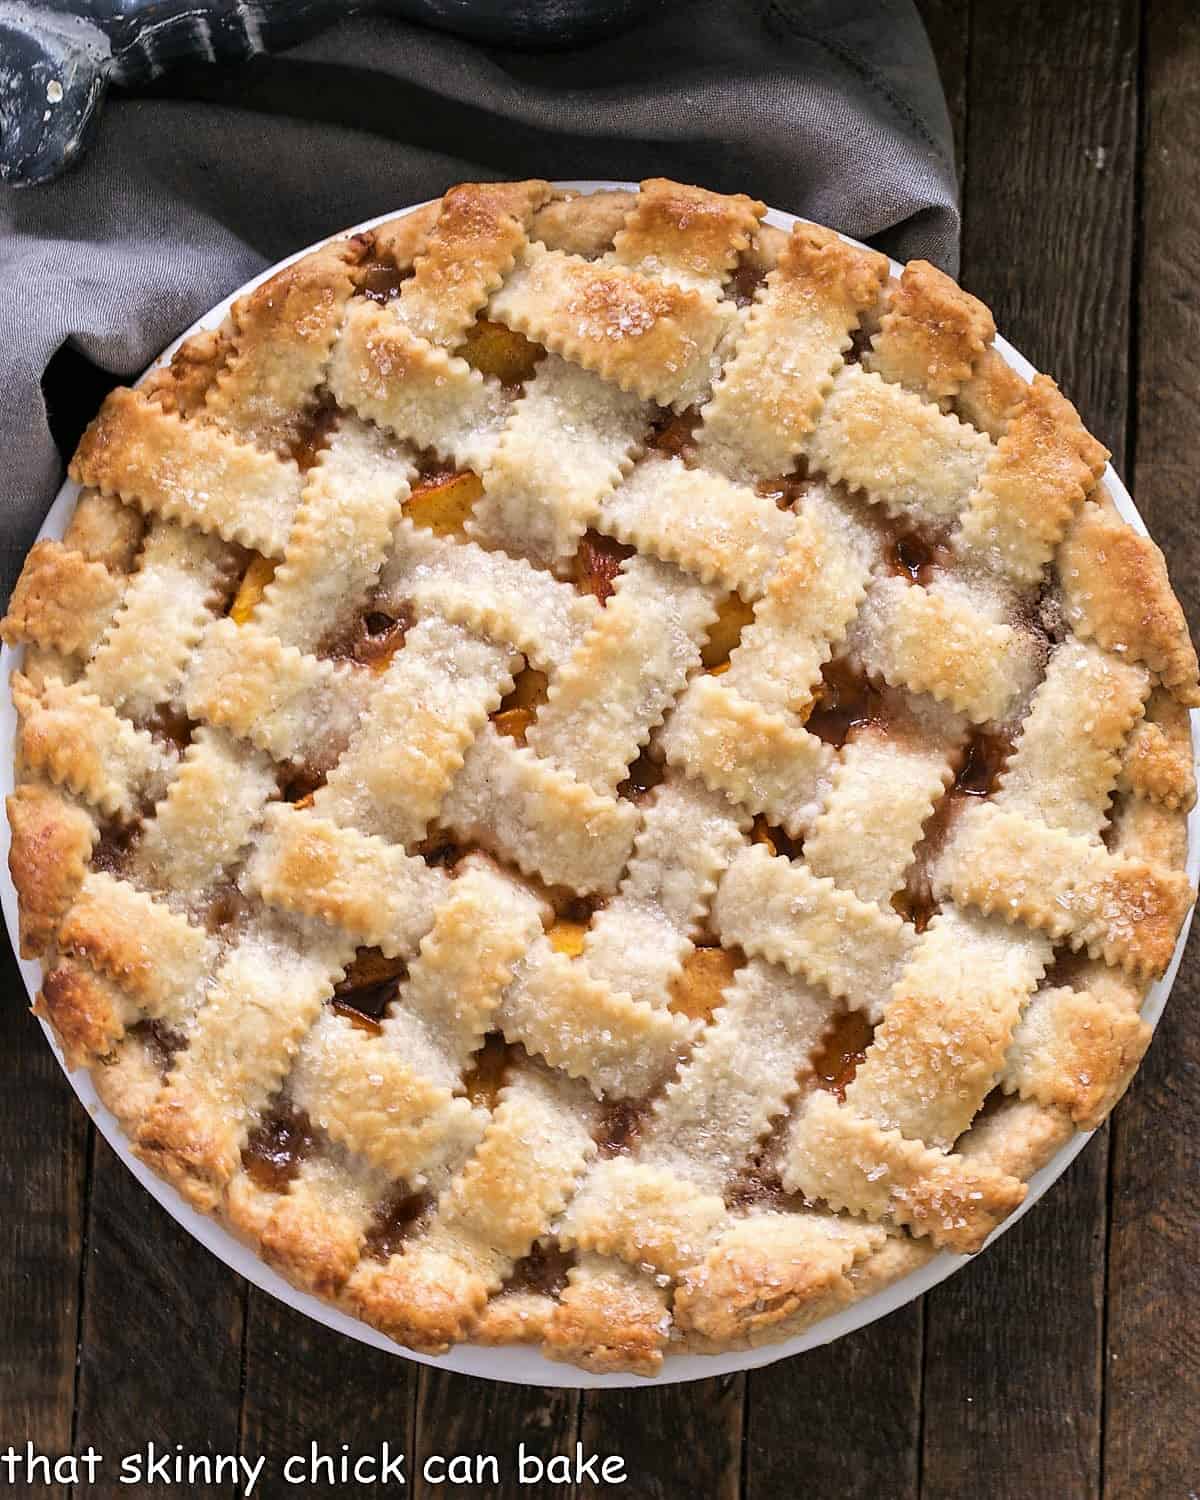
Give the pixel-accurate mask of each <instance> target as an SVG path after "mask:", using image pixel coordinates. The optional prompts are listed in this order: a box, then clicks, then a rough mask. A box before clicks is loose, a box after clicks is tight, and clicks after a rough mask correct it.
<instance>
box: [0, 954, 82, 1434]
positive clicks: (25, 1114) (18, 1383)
mask: <svg viewBox="0 0 1200 1500" xmlns="http://www.w3.org/2000/svg"><path fill="white" fill-rule="evenodd" d="M3 965H4V968H3V978H2V980H0V983H2V986H3V1003H2V1004H0V1140H3V1142H4V1150H3V1152H0V1265H2V1266H3V1267H4V1274H3V1275H2V1276H0V1448H3V1447H7V1445H8V1444H9V1443H15V1444H17V1445H18V1446H21V1445H23V1444H24V1443H25V1442H32V1443H33V1444H34V1446H35V1448H36V1449H37V1450H38V1451H39V1452H41V1453H51V1454H59V1453H63V1452H67V1451H69V1450H70V1447H71V1417H72V1411H73V1407H74V1396H75V1344H76V1337H77V1334H78V1321H79V1270H80V1257H81V1254H82V1240H83V1221H84V1187H85V1176H86V1160H87V1134H88V1129H89V1127H88V1123H87V1116H86V1115H85V1113H84V1111H83V1110H82V1108H81V1107H80V1106H79V1104H78V1103H77V1102H76V1099H75V1096H74V1094H73V1093H72V1092H71V1089H70V1087H69V1085H68V1084H67V1081H66V1079H65V1078H64V1077H63V1075H62V1070H61V1069H60V1068H59V1066H58V1063H57V1062H56V1061H55V1059H54V1054H53V1053H52V1052H51V1050H50V1048H49V1046H48V1045H47V1043H46V1041H45V1038H44V1037H43V1035H42V1031H41V1027H39V1026H38V1024H37V1022H36V1021H35V1020H34V1019H33V1017H32V1016H31V1015H30V1014H29V1008H28V998H27V996H26V994H25V989H24V986H23V984H22V982H21V976H20V973H19V971H18V969H17V965H16V961H15V960H14V958H13V956H12V954H11V952H9V953H6V954H5V955H4V959H3Z"/></svg>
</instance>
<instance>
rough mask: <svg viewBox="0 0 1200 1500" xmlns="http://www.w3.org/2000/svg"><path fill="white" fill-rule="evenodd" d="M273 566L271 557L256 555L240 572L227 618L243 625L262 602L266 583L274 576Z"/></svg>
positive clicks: (274, 565)
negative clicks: (240, 576)
mask: <svg viewBox="0 0 1200 1500" xmlns="http://www.w3.org/2000/svg"><path fill="white" fill-rule="evenodd" d="M275 567H276V563H275V559H274V558H273V557H256V558H254V560H253V561H252V562H251V564H250V566H249V567H248V568H247V569H246V571H245V573H243V574H242V581H241V583H240V584H238V591H237V593H236V595H235V596H234V600H233V603H232V605H231V606H230V609H229V618H230V619H231V620H232V621H233V623H234V624H235V625H244V624H245V623H246V621H247V620H248V619H249V618H250V616H251V615H252V614H253V613H254V611H255V610H256V609H257V608H258V606H259V605H260V604H261V603H262V596H263V595H264V594H265V593H266V591H267V584H269V583H270V581H271V579H272V578H274V577H275Z"/></svg>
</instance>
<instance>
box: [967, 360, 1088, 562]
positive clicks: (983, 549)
mask: <svg viewBox="0 0 1200 1500" xmlns="http://www.w3.org/2000/svg"><path fill="white" fill-rule="evenodd" d="M1107 460H1108V451H1107V449H1105V448H1104V446H1103V445H1102V444H1101V443H1098V442H1097V441H1096V439H1095V438H1094V437H1092V435H1091V434H1090V433H1089V432H1088V431H1087V429H1086V428H1085V427H1084V425H1083V423H1082V422H1081V421H1080V420H1079V413H1078V412H1077V411H1076V410H1075V408H1074V407H1073V406H1072V405H1071V403H1070V402H1069V401H1068V400H1067V399H1066V397H1065V396H1063V394H1062V393H1061V391H1060V390H1059V389H1058V387H1057V386H1056V385H1055V383H1054V381H1053V380H1051V379H1050V377H1049V376H1048V375H1035V376H1034V378H1033V382H1032V384H1030V385H1029V386H1027V387H1026V388H1025V394H1024V397H1023V399H1022V400H1021V402H1020V404H1019V405H1018V406H1017V408H1016V410H1015V411H1014V413H1013V415H1012V416H1011V418H1010V420H1009V422H1008V426H1007V427H1006V428H1005V431H1004V436H1003V437H1002V438H1001V439H1000V441H999V443H998V444H997V445H996V451H995V456H994V458H993V460H992V462H991V463H990V464H989V466H988V468H987V471H986V472H985V474H984V477H983V481H982V483H981V484H980V487H979V489H978V491H976V493H975V495H974V496H973V497H972V499H971V503H970V505H969V506H968V508H967V511H966V513H965V515H964V517H963V523H962V531H961V533H960V542H961V543H962V545H963V547H964V550H965V551H966V552H967V555H968V556H971V557H976V558H978V559H980V560H981V561H983V562H984V563H985V564H986V565H987V566H989V567H993V568H995V569H996V570H997V571H999V572H1000V573H1001V574H1005V573H1007V574H1009V575H1010V576H1011V577H1013V578H1014V579H1016V580H1017V581H1018V582H1024V583H1032V582H1034V581H1035V580H1036V579H1037V578H1038V577H1040V575H1041V571H1042V568H1043V567H1044V566H1045V564H1046V563H1047V562H1049V560H1050V558H1051V557H1052V555H1053V552H1054V548H1055V547H1056V546H1057V545H1058V543H1059V541H1060V540H1061V539H1062V537H1063V534H1064V533H1065V532H1066V530H1067V526H1068V525H1069V523H1070V521H1071V518H1072V516H1073V515H1074V514H1075V512H1076V511H1077V510H1078V508H1079V506H1080V504H1081V503H1082V501H1083V498H1084V495H1085V494H1086V493H1087V491H1088V490H1090V489H1091V488H1092V486H1093V484H1094V483H1095V481H1096V480H1097V479H1098V478H1099V477H1100V474H1101V473H1102V472H1103V470H1104V465H1105V463H1106V462H1107Z"/></svg>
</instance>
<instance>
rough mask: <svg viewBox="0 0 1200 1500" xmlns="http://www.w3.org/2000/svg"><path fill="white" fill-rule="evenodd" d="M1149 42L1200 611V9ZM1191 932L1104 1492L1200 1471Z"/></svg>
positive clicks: (1112, 1387)
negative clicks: (1199, 260) (1199, 263)
mask: <svg viewBox="0 0 1200 1500" xmlns="http://www.w3.org/2000/svg"><path fill="white" fill-rule="evenodd" d="M1145 27H1146V31H1145V38H1144V42H1143V46H1144V57H1145V61H1144V64H1143V80H1144V91H1145V92H1144V99H1143V111H1144V136H1143V143H1144V150H1143V156H1142V161H1143V177H1142V184H1143V187H1142V238H1141V256H1140V264H1141V273H1142V274H1141V278H1140V287H1139V295H1138V313H1139V317H1138V329H1137V371H1138V383H1137V389H1136V393H1135V401H1136V406H1135V411H1136V425H1135V431H1134V451H1135V466H1134V473H1133V480H1134V486H1133V490H1134V494H1135V496H1136V498H1137V503H1138V506H1139V507H1140V509H1141V512H1142V514H1143V516H1145V518H1146V521H1147V523H1148V525H1149V526H1150V527H1151V529H1152V531H1153V532H1154V534H1155V536H1156V538H1157V539H1158V541H1159V542H1160V543H1161V545H1162V547H1163V549H1164V550H1165V552H1166V554H1167V557H1168V560H1169V562H1170V565H1171V573H1172V577H1173V578H1174V581H1175V586H1176V588H1177V589H1178V590H1179V594H1180V598H1181V599H1182V600H1183V603H1184V607H1185V608H1186V609H1187V610H1188V614H1189V618H1190V620H1191V623H1192V629H1193V632H1195V631H1196V630H1197V627H1198V626H1200V571H1198V568H1197V563H1198V562H1200V545H1198V544H1197V537H1196V516H1197V511H1196V500H1195V489H1196V473H1197V469H1198V468H1200V411H1198V409H1197V407H1198V404H1200V403H1198V392H1197V386H1196V347H1197V341H1198V339H1200V302H1198V300H1197V295H1196V285H1195V259H1196V247H1197V245H1198V244H1200V162H1198V161H1197V147H1198V145H1200V14H1198V13H1197V11H1196V7H1195V5H1194V4H1191V3H1190V0H1153V3H1151V4H1150V5H1149V7H1148V10H1147V14H1146V22H1145ZM1198 941H1200V940H1198V939H1197V937H1196V936H1193V937H1192V939H1191V942H1190V944H1189V947H1188V952H1187V954H1185V956H1184V961H1183V965H1182V967H1181V969H1180V974H1179V979H1178V981H1177V983H1176V985H1175V991H1174V994H1173V995H1172V997H1171V1001H1170V1003H1169V1005H1168V1006H1167V1009H1166V1013H1165V1014H1164V1016H1163V1019H1162V1021H1161V1022H1160V1023H1159V1027H1158V1033H1157V1035H1156V1037H1155V1039H1154V1043H1153V1046H1152V1047H1151V1049H1150V1053H1149V1055H1148V1057H1147V1058H1146V1061H1145V1062H1144V1063H1143V1065H1142V1068H1141V1069H1140V1071H1139V1073H1138V1075H1137V1078H1136V1079H1135V1080H1134V1083H1133V1086H1132V1088H1131V1089H1130V1091H1129V1095H1128V1097H1127V1098H1126V1099H1125V1101H1124V1102H1123V1104H1122V1105H1121V1108H1120V1109H1119V1110H1118V1112H1117V1114H1116V1116H1115V1121H1114V1128H1113V1172H1112V1214H1113V1223H1112V1234H1111V1241H1110V1255H1109V1271H1108V1298H1109V1301H1108V1307H1109V1314H1108V1341H1107V1347H1106V1371H1105V1373H1106V1377H1107V1379H1106V1408H1105V1414H1106V1415H1105V1429H1104V1436H1105V1443H1104V1493H1105V1494H1106V1495H1107V1496H1111V1497H1113V1500H1158V1497H1159V1496H1163V1495H1189V1494H1192V1493H1194V1492H1195V1491H1196V1489H1197V1481H1198V1478H1200V1423H1197V1421H1196V1413H1197V1411H1200V1357H1198V1354H1197V1343H1196V1329H1197V1327H1200V1282H1198V1281H1197V1278H1196V1275H1195V1269H1194V1268H1195V1245H1196V1241H1197V1236H1200V1197H1198V1196H1197V1193H1196V1184H1197V1183H1198V1182H1200V1138H1198V1137H1197V1133H1196V1126H1195V1100H1196V1098H1197V1097H1198V1093H1200V1032H1198V1031H1197V1028H1196V1025H1195V1021H1194V1017H1195V1013H1196V1006H1197V1004H1200V963H1198V958H1200V947H1198Z"/></svg>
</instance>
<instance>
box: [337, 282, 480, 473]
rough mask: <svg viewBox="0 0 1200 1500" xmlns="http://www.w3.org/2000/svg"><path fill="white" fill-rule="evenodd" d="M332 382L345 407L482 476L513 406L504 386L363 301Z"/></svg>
mask: <svg viewBox="0 0 1200 1500" xmlns="http://www.w3.org/2000/svg"><path fill="white" fill-rule="evenodd" d="M327 378H328V382H329V389H330V391H331V392H332V393H333V396H334V398H335V399H336V400H337V402H338V403H339V405H341V406H344V407H348V408H350V409H351V410H352V411H355V412H357V413H358V415H359V416H360V417H364V418H366V419H367V420H368V421H371V422H377V423H378V424H379V426H380V427H385V428H387V430H388V431H389V432H394V433H395V434H396V436H397V437H401V438H406V439H408V440H409V441H410V442H411V443H413V444H414V445H415V446H416V447H417V448H429V449H432V450H433V451H434V452H436V453H438V454H440V455H442V456H443V457H446V458H449V459H452V460H453V461H454V462H455V463H456V464H458V465H459V466H460V467H461V468H467V469H475V470H476V471H477V472H478V471H481V470H482V469H483V468H484V466H485V465H486V463H487V460H488V458H489V457H490V455H491V453H492V451H493V449H494V448H495V445H496V440H497V439H498V437H499V435H500V432H501V429H502V428H503V426H504V423H505V420H506V419H507V416H508V410H509V405H510V401H509V398H508V396H507V395H506V394H505V392H504V390H503V388H502V387H501V385H500V383H499V381H497V380H493V379H490V378H488V377H485V376H483V375H481V374H480V373H479V372H478V370H473V369H472V368H471V366H470V365H469V364H467V362H466V360H464V359H459V358H458V357H457V356H454V355H450V354H447V353H446V351H445V350H444V349H441V348H438V347H436V346H435V345H433V344H431V343H429V342H428V341H427V340H425V339H421V338H418V337H417V336H416V335H415V334H413V333H411V332H410V331H409V330H408V329H407V328H406V327H405V326H404V324H403V322H402V321H401V319H400V316H399V314H398V313H397V312H396V311H395V310H394V308H392V307H380V306H379V305H378V304H377V303H374V302H368V301H365V300H362V299H359V298H355V299H354V300H352V301H351V303H350V305H349V307H348V308H347V310H346V319H345V322H344V324H343V326H342V335H341V338H340V339H339V340H338V342H337V344H336V345H335V346H334V350H333V356H332V358H331V360H330V363H329V373H328V377H327Z"/></svg>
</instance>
